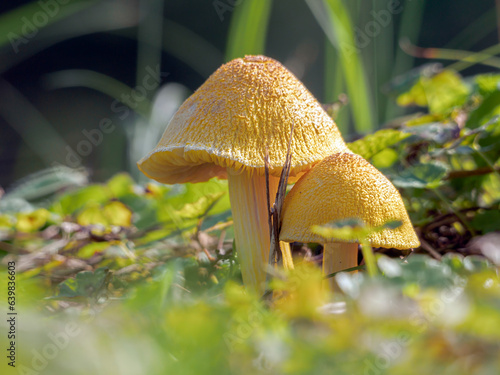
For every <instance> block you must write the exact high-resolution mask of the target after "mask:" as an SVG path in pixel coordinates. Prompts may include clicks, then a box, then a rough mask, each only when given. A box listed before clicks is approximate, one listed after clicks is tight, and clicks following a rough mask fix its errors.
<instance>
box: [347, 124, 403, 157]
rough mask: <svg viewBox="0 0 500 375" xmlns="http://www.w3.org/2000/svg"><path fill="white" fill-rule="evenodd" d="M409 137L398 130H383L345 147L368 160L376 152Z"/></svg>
mask: <svg viewBox="0 0 500 375" xmlns="http://www.w3.org/2000/svg"><path fill="white" fill-rule="evenodd" d="M409 136H410V134H407V133H403V132H401V131H399V130H394V129H383V130H379V131H377V132H375V133H373V134H369V135H366V136H365V137H363V138H361V139H359V140H357V141H354V142H352V143H349V144H348V145H347V146H348V147H349V149H350V150H351V151H352V152H354V153H356V154H358V155H361V156H362V157H364V158H365V159H370V158H372V157H373V156H374V155H375V154H377V153H378V152H380V151H382V150H384V149H386V148H387V147H390V146H393V145H395V144H396V143H398V142H399V141H402V140H403V139H405V138H408V137H409Z"/></svg>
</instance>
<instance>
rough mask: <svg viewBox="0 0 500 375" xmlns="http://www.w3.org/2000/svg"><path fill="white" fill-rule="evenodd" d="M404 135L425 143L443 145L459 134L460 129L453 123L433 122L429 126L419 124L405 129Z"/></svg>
mask: <svg viewBox="0 0 500 375" xmlns="http://www.w3.org/2000/svg"><path fill="white" fill-rule="evenodd" d="M404 131H405V133H409V134H413V135H416V136H417V137H418V138H420V139H422V140H426V141H433V142H436V143H439V144H444V143H446V142H449V141H451V140H453V139H455V138H457V137H458V136H459V134H460V128H459V127H458V125H457V124H455V123H451V122H449V123H442V122H434V123H430V124H421V125H419V126H410V127H407V128H406V129H405V130H404Z"/></svg>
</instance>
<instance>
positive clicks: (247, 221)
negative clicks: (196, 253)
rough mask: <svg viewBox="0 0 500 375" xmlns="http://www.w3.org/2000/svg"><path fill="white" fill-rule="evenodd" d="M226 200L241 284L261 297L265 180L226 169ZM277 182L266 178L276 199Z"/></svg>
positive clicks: (265, 240) (265, 252) (265, 250)
mask: <svg viewBox="0 0 500 375" xmlns="http://www.w3.org/2000/svg"><path fill="white" fill-rule="evenodd" d="M227 179H228V185H229V200H230V201H231V211H232V215H233V222H234V240H235V243H236V251H237V252H238V258H239V261H240V267H241V273H242V276H243V282H244V284H245V285H246V286H248V288H249V289H251V290H253V291H255V292H257V293H259V294H262V293H263V291H264V289H265V281H266V267H267V263H268V258H269V249H270V235H269V224H268V215H269V209H268V208H267V207H266V206H267V197H266V179H265V177H264V176H259V175H258V174H257V173H251V172H250V173H248V172H246V171H243V172H235V171H234V170H231V169H229V168H228V170H227ZM278 183H279V178H278V177H274V176H269V194H270V196H271V197H274V196H275V195H276V192H277V190H278Z"/></svg>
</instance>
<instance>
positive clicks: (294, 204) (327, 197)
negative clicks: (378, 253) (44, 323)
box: [280, 153, 420, 288]
mask: <svg viewBox="0 0 500 375" xmlns="http://www.w3.org/2000/svg"><path fill="white" fill-rule="evenodd" d="M281 217H282V223H281V230H280V240H281V241H286V242H292V241H299V242H316V243H321V244H323V247H324V250H323V274H324V275H325V276H326V275H329V274H331V273H334V272H339V271H342V270H345V269H349V268H352V267H356V266H357V265H358V263H357V259H358V243H353V242H345V240H343V239H339V238H333V239H326V238H324V237H322V236H320V235H319V234H317V233H315V232H314V231H312V230H311V228H312V227H313V226H317V225H325V224H328V223H331V222H336V221H343V220H346V219H357V220H358V221H362V222H363V223H364V224H365V225H367V226H368V227H372V228H379V230H377V231H374V232H372V233H370V234H368V236H367V238H366V239H367V241H368V242H369V243H370V244H371V245H372V246H375V247H385V248H396V249H399V250H403V249H409V248H412V247H417V246H419V245H420V243H419V240H418V237H417V235H416V233H415V231H414V229H413V226H412V224H411V222H410V219H409V217H408V213H407V212H406V209H405V206H404V203H403V201H402V199H401V195H400V194H399V192H398V190H397V189H396V188H395V187H394V185H392V183H391V182H390V181H389V180H388V179H387V178H386V177H385V176H384V175H383V174H382V173H380V172H379V171H378V170H377V169H376V168H375V167H374V166H372V165H371V164H370V163H368V162H367V161H366V160H365V159H363V158H362V157H361V156H359V155H356V154H352V153H350V154H349V153H337V154H333V155H330V156H328V157H326V158H325V159H324V160H322V161H321V162H320V163H318V164H316V165H315V166H314V167H313V168H312V169H311V170H309V171H308V172H307V173H306V174H304V175H303V176H302V177H301V178H300V179H299V180H298V181H297V183H296V184H295V186H294V187H293V188H292V189H291V190H290V192H289V193H288V195H287V196H286V197H285V201H284V203H283V211H282V216H281ZM395 220H396V221H400V222H401V225H400V226H399V227H397V228H395V229H390V228H385V227H383V228H381V227H382V226H384V225H385V224H386V223H387V222H389V221H395ZM370 254H371V252H370ZM329 284H330V287H332V288H333V279H330V282H329Z"/></svg>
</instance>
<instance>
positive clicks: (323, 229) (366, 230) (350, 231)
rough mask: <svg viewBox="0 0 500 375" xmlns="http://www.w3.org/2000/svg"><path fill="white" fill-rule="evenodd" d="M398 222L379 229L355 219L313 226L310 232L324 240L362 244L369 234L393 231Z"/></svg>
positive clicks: (399, 223)
mask: <svg viewBox="0 0 500 375" xmlns="http://www.w3.org/2000/svg"><path fill="white" fill-rule="evenodd" d="M401 224H402V223H401V222H399V221H391V222H388V223H386V224H384V225H381V226H379V227H370V226H367V225H365V224H364V223H363V222H362V221H361V220H359V219H357V218H352V219H346V220H342V221H336V222H334V223H331V224H328V225H313V226H312V228H311V231H312V232H313V233H316V234H318V235H320V236H322V237H324V238H326V239H337V240H341V241H346V242H362V241H364V240H365V239H366V238H367V237H368V236H369V235H370V234H372V233H376V232H380V231H383V230H384V229H395V228H397V227H399V226H401Z"/></svg>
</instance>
